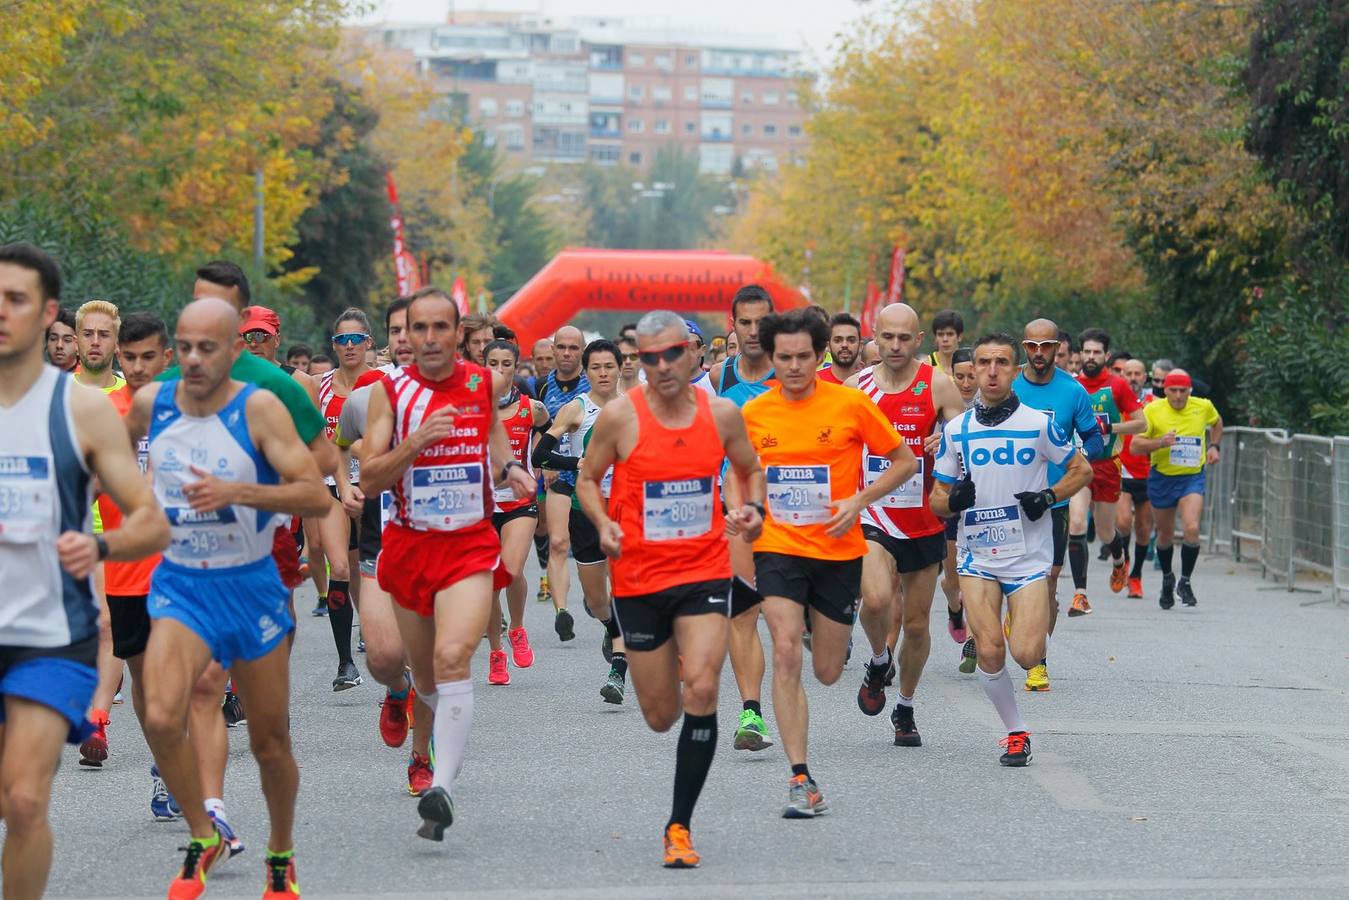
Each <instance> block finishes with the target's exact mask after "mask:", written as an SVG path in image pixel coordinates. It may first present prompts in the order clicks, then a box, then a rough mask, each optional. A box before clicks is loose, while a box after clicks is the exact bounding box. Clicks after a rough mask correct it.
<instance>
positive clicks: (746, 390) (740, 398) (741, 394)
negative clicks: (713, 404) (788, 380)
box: [717, 355, 773, 409]
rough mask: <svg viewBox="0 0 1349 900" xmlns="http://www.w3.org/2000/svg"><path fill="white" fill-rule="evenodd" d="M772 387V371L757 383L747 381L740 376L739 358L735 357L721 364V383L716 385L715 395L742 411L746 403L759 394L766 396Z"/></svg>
mask: <svg viewBox="0 0 1349 900" xmlns="http://www.w3.org/2000/svg"><path fill="white" fill-rule="evenodd" d="M772 386H773V370H772V369H769V370H768V374H767V375H765V376H764V377H763V378H761V379H759V380H758V381H748V380H746V379H745V377H744V376H742V375H741V374H740V356H739V355H736V356H732V357H731V358H730V359H728V360H726V361H725V362H724V363H722V364H721V383H720V384H718V385H717V394H718V395H720V396H722V397H725V398H726V399H727V400H730V401H731V402H732V403H734V404H735V405H736V406H739V407H741V408H742V409H743V408H744V406H745V404H746V403H748V402H749V401H751V400H753V399H754V398H755V397H757V396H759V395H760V394H766V393H767V392H768V390H769V388H771V387H772Z"/></svg>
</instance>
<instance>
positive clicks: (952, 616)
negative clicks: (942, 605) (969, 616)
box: [946, 607, 970, 644]
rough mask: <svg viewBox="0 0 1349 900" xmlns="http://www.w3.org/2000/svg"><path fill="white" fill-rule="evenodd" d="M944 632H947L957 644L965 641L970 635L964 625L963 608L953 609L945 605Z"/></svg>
mask: <svg viewBox="0 0 1349 900" xmlns="http://www.w3.org/2000/svg"><path fill="white" fill-rule="evenodd" d="M946 633H947V634H949V635H950V636H951V640H953V641H955V642H956V643H957V644H963V643H965V641H966V639H967V638H969V636H970V632H969V629H968V628H966V627H965V610H963V609H955V610H953V609H951V608H950V607H947V609H946Z"/></svg>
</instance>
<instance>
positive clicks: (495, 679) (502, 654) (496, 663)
mask: <svg viewBox="0 0 1349 900" xmlns="http://www.w3.org/2000/svg"><path fill="white" fill-rule="evenodd" d="M487 683H488V684H510V683H511V673H510V670H509V669H507V668H506V651H505V650H493V651H491V652H490V653H488V654H487Z"/></svg>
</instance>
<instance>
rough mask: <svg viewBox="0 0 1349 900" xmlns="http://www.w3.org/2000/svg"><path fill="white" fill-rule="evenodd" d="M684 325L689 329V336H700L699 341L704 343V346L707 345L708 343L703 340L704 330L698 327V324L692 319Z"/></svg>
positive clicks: (685, 321) (687, 320)
mask: <svg viewBox="0 0 1349 900" xmlns="http://www.w3.org/2000/svg"><path fill="white" fill-rule="evenodd" d="M684 324H685V325H687V326H688V327H689V334H696V335H698V340H699V341H702V342H703V343H704V344H706V343H707V341H705V340H703V330H702V329H701V328H699V327H698V323H697V322H695V321H693V320H692V319H685V320H684Z"/></svg>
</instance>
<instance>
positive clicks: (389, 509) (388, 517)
mask: <svg viewBox="0 0 1349 900" xmlns="http://www.w3.org/2000/svg"><path fill="white" fill-rule="evenodd" d="M391 521H393V491H385V492H384V493H382V494H380V495H379V530H380V532H381V533H382V532H383V531H384V529H386V528H388V527H389V523H390V522H391Z"/></svg>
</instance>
